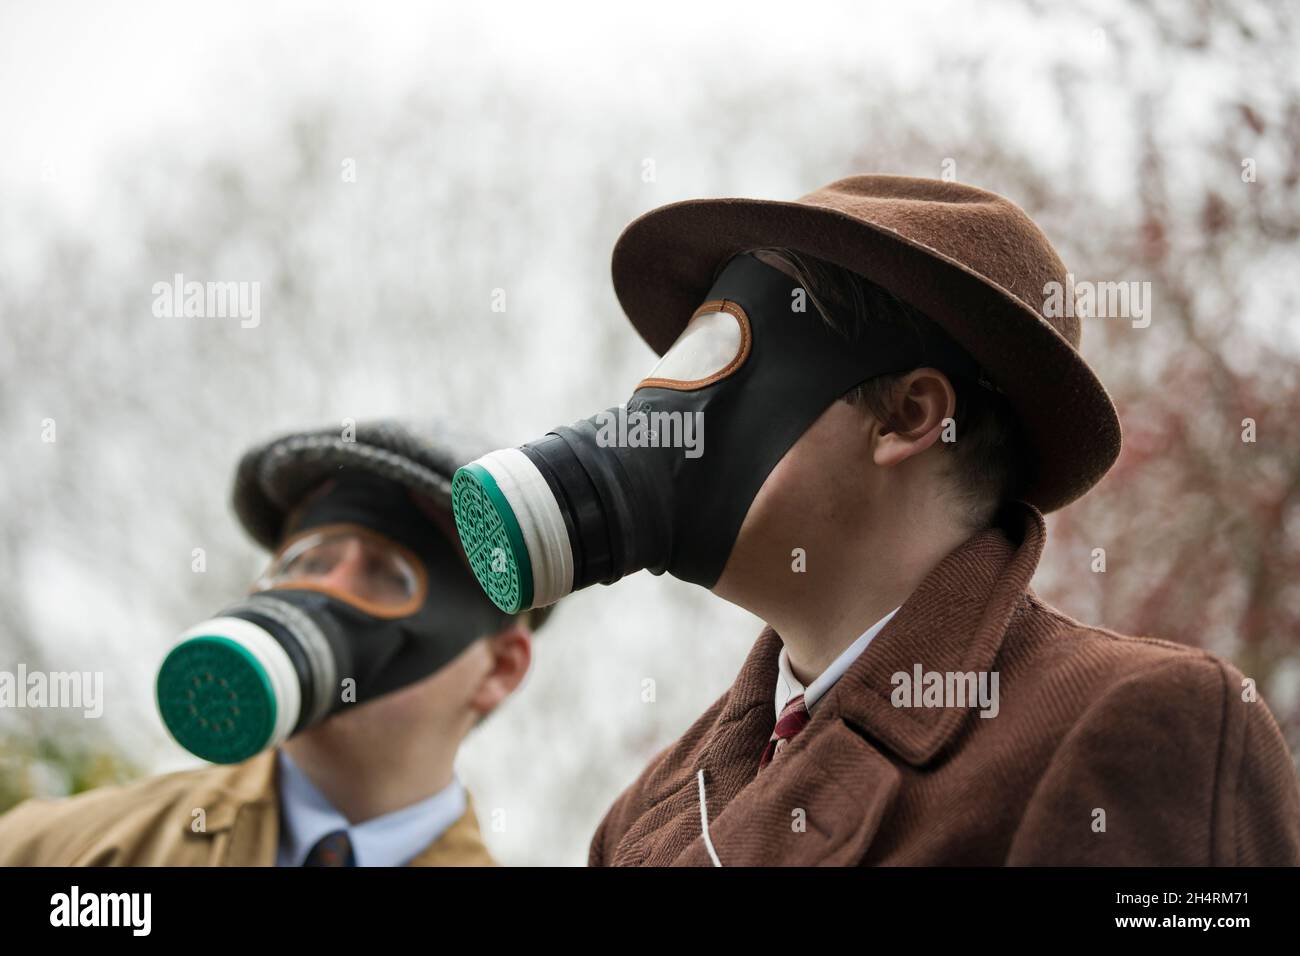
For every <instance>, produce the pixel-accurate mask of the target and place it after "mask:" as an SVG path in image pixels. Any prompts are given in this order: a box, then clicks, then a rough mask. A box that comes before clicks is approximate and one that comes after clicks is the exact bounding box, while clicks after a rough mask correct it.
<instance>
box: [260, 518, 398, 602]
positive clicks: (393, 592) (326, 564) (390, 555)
mask: <svg viewBox="0 0 1300 956" xmlns="http://www.w3.org/2000/svg"><path fill="white" fill-rule="evenodd" d="M413 561H414V559H413V558H412V557H411V556H410V555H409V553H408V552H407V551H406V550H405V549H404V548H401V547H399V546H398V545H396V544H394V543H393V542H391V541H389V540H388V539H386V538H384V537H382V536H381V535H378V534H375V533H373V532H369V531H367V530H365V529H361V528H350V527H341V528H333V529H326V530H321V531H314V532H308V533H306V534H304V535H302V536H300V537H298V538H295V539H294V540H293V541H291V542H290V543H289V544H288V545H287V546H286V547H285V548H284V549H283V550H281V552H280V553H279V554H278V555H276V557H275V558H274V559H273V560H272V562H271V566H270V567H269V568H268V569H267V570H266V573H265V574H263V575H262V577H261V578H260V579H259V580H258V582H257V588H258V589H259V590H270V589H271V588H288V587H293V586H294V585H303V586H309V587H314V588H319V589H324V590H329V591H330V592H332V593H335V594H337V596H338V597H339V598H340V599H342V600H345V601H347V600H348V599H349V598H352V599H354V601H356V600H359V601H361V602H364V603H366V604H369V605H371V606H373V607H378V608H383V609H397V608H402V607H405V606H407V605H409V604H410V603H411V601H412V600H413V599H414V598H415V597H416V596H417V594H418V592H419V590H420V575H419V573H418V572H417V571H416V569H415V566H414V564H413Z"/></svg>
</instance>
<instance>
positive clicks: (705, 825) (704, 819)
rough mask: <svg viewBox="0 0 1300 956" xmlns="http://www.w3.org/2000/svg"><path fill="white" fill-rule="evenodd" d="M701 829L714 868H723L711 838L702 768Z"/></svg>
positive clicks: (700, 778)
mask: <svg viewBox="0 0 1300 956" xmlns="http://www.w3.org/2000/svg"><path fill="white" fill-rule="evenodd" d="M699 780H700V829H701V830H703V831H704V849H706V850H708V851H709V859H710V860H712V861H713V865H714V866H722V861H721V860H719V859H718V854H717V851H716V850H714V849H713V840H712V838H710V836H709V806H708V803H707V802H706V800H705V796H704V768H703V767H701V768H700V773H699Z"/></svg>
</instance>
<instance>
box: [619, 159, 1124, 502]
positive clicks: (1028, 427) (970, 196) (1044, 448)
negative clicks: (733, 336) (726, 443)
mask: <svg viewBox="0 0 1300 956" xmlns="http://www.w3.org/2000/svg"><path fill="white" fill-rule="evenodd" d="M761 246H784V247H788V248H791V249H795V250H797V251H800V252H804V253H807V254H809V255H813V256H816V257H818V258H821V259H824V260H826V261H827V262H831V263H834V264H835V265H838V266H842V267H844V268H846V269H850V270H852V271H853V272H856V273H858V274H859V275H861V276H864V277H865V278H867V279H869V280H871V281H872V282H875V283H876V284H878V285H880V286H883V287H884V288H885V289H887V290H889V291H890V292H891V293H893V294H894V295H895V296H897V297H898V298H899V299H902V300H903V301H904V302H907V303H909V304H910V305H912V306H914V307H916V308H917V309H919V310H921V311H922V312H924V313H925V314H926V315H928V316H929V317H930V318H932V319H933V320H934V321H936V322H938V323H939V324H940V325H942V326H943V327H944V328H945V329H946V330H947V331H948V333H949V334H950V335H951V336H952V337H953V338H954V339H955V340H956V341H957V342H958V344H960V345H961V346H962V347H963V348H964V349H966V351H967V352H969V353H970V354H971V355H972V356H973V357H974V358H975V360H976V361H977V362H979V364H980V365H981V366H982V367H983V369H984V370H985V372H986V374H987V376H988V378H989V380H990V381H991V382H992V383H993V385H995V386H996V387H997V388H998V390H999V391H1001V392H1002V393H1003V394H1004V395H1005V396H1006V398H1007V400H1008V401H1009V402H1010V403H1011V406H1012V408H1013V409H1014V410H1015V412H1016V414H1017V415H1018V416H1019V418H1020V421H1021V424H1022V426H1023V428H1024V430H1025V435H1026V438H1027V440H1028V442H1029V445H1030V449H1029V450H1030V457H1031V460H1032V462H1033V469H1034V470H1033V474H1032V475H1031V476H1030V477H1029V481H1028V484H1027V490H1026V491H1025V493H1024V495H1023V497H1024V498H1025V499H1026V500H1027V501H1029V502H1030V503H1032V504H1034V505H1035V506H1037V507H1038V508H1039V509H1041V510H1042V511H1053V510H1055V509H1057V508H1061V507H1063V506H1064V505H1067V504H1069V503H1070V502H1071V501H1073V500H1074V499H1076V498H1078V497H1079V496H1080V495H1082V494H1083V493H1084V492H1085V491H1087V490H1088V489H1089V488H1091V487H1092V486H1093V485H1094V484H1096V483H1097V482H1098V481H1099V480H1100V479H1101V477H1102V476H1103V475H1104V474H1105V473H1106V471H1107V470H1108V469H1109V468H1110V466H1111V465H1112V464H1114V462H1115V458H1116V457H1117V456H1118V455H1119V449H1120V428H1119V417H1118V416H1117V415H1116V413H1115V406H1114V405H1113V404H1112V403H1111V400H1110V396H1109V395H1107V394H1106V389H1105V388H1104V387H1103V386H1102V384H1101V382H1100V381H1099V380H1098V379H1097V376H1096V375H1095V374H1094V373H1093V371H1092V369H1091V368H1089V367H1088V364H1087V363H1086V362H1085V361H1084V360H1083V357H1082V356H1081V355H1080V354H1079V335H1080V328H1079V319H1078V318H1077V317H1076V316H1074V315H1069V316H1064V317H1059V318H1058V317H1052V318H1050V319H1048V318H1044V316H1043V314H1042V304H1043V303H1044V301H1045V299H1046V297H1047V293H1046V291H1045V286H1046V285H1047V283H1049V282H1057V283H1060V287H1061V288H1068V286H1067V285H1066V268H1065V264H1064V263H1062V262H1061V259H1060V257H1059V256H1057V254H1056V251H1055V250H1054V249H1053V248H1052V246H1051V244H1050V243H1049V242H1048V241H1047V237H1046V236H1045V235H1043V232H1042V230H1040V229H1039V228H1038V227H1037V226H1036V225H1034V223H1033V221H1032V220H1030V218H1029V217H1028V216H1027V215H1025V213H1024V211H1023V210H1021V209H1020V207H1018V206H1016V205H1015V204H1014V203H1012V202H1010V201H1008V200H1006V199H1004V198H1002V197H1001V196H998V195H996V194H995V193H991V192H987V191H985V190H983V189H977V188H975V187H974V186H966V185H962V184H960V183H950V182H943V181H942V180H935V179H915V178H912V177H908V176H850V177H848V178H847V179H841V180H838V181H836V182H833V183H831V184H830V185H829V186H825V187H823V188H821V189H819V190H817V191H816V192H813V193H809V194H808V195H807V196H804V197H803V198H802V199H799V200H797V201H794V202H777V201H771V200H762V199H694V200H687V201H685V202H677V203H671V204H669V205H667V206H661V207H660V208H658V209H654V210H651V211H650V212H648V213H646V214H645V215H643V216H641V217H639V218H638V219H636V220H635V221H634V222H632V223H631V224H630V225H629V226H628V227H627V228H626V229H625V230H623V234H622V235H621V236H620V237H619V239H618V242H617V243H616V244H615V246H614V257H613V266H612V268H613V276H614V291H615V293H616V294H617V295H618V299H619V302H620V304H621V305H622V306H623V310H624V311H625V312H626V313H627V315H628V318H630V319H631V320H632V324H633V325H634V326H636V329H637V331H638V332H640V333H641V337H642V338H644V339H645V340H646V342H647V343H648V344H649V345H650V347H651V348H652V349H654V350H655V352H656V353H657V354H660V355H662V354H663V353H664V352H665V351H667V349H668V348H669V346H671V345H672V343H673V342H674V341H675V340H676V338H677V336H678V334H679V333H680V332H681V331H682V329H683V328H684V327H685V325H686V323H687V321H688V320H689V319H690V317H691V314H692V313H693V312H694V311H695V309H696V307H697V306H698V305H699V304H700V303H701V302H702V301H703V299H704V296H705V294H706V293H707V292H708V290H709V287H710V285H711V284H712V281H713V276H714V270H715V268H716V267H717V266H718V265H719V264H720V263H722V262H723V261H724V260H726V259H728V258H729V257H731V256H733V255H735V254H737V253H740V252H744V251H745V250H747V249H753V248H757V247H761Z"/></svg>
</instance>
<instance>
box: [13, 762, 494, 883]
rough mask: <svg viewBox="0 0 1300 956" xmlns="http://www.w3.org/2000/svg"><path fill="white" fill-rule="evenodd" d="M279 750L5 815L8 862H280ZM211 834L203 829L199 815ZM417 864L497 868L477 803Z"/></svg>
mask: <svg viewBox="0 0 1300 956" xmlns="http://www.w3.org/2000/svg"><path fill="white" fill-rule="evenodd" d="M275 766H276V761H275V751H274V750H268V751H265V752H263V753H260V754H258V755H257V756H256V757H253V758H251V759H249V760H246V761H244V762H243V763H238V764H232V765H230V766H211V767H204V768H202V769H199V770H183V771H180V772H178V773H172V774H167V775H165V776H161V777H153V778H150V779H147V780H141V781H138V782H136V783H132V784H128V785H126V786H121V787H101V788H100V789H98V790H92V791H90V792H88V793H82V794H78V795H77V796H75V797H69V798H66V799H62V800H28V801H27V802H25V803H22V804H19V805H18V806H17V807H15V808H14V809H13V810H10V811H9V812H8V813H6V814H5V815H4V816H0V866H274V865H275V853H276V847H277V846H278V841H279V834H280V806H279V796H278V791H277V788H276V773H275ZM200 808H201V809H202V810H203V811H204V816H205V819H204V823H205V826H206V828H205V829H204V830H203V831H202V832H198V833H196V832H194V829H193V824H194V821H195V816H194V811H195V810H196V809H200ZM410 865H411V866H493V865H495V863H494V861H493V859H492V857H491V856H490V855H489V854H488V851H487V847H486V846H484V845H483V839H482V837H481V836H480V835H479V829H478V822H477V820H476V819H475V817H474V810H473V808H472V807H469V808H466V810H465V813H464V815H463V816H461V818H460V819H459V820H457V821H456V822H455V823H453V824H452V825H451V826H450V827H449V828H448V829H447V831H446V832H445V833H443V834H442V835H441V836H440V837H438V839H437V840H435V841H434V842H433V843H431V844H430V845H429V846H427V847H425V848H424V849H423V850H422V851H421V852H420V853H419V854H418V855H417V856H416V857H415V859H413V860H412V861H411V864H410Z"/></svg>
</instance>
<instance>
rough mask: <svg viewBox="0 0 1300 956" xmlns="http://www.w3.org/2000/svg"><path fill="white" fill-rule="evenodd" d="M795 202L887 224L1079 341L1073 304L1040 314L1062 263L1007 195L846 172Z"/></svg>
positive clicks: (1061, 281) (1061, 280)
mask: <svg viewBox="0 0 1300 956" xmlns="http://www.w3.org/2000/svg"><path fill="white" fill-rule="evenodd" d="M799 202H801V203H807V204H808V205H813V206H821V207H823V208H825V209H832V210H835V211H836V212H840V213H843V214H844V215H846V216H850V217H852V218H853V219H856V220H859V221H862V222H866V223H870V224H871V225H873V226H875V227H877V228H883V229H887V230H889V231H890V232H892V233H895V234H896V235H898V236H899V237H901V238H902V239H904V240H906V241H907V242H909V243H912V244H913V245H918V246H921V247H923V248H925V249H927V250H929V251H930V252H932V253H937V254H938V255H940V256H942V257H943V258H945V259H947V260H948V261H949V262H951V263H954V264H956V265H958V266H959V267H961V268H964V269H966V270H968V271H970V272H972V273H974V274H976V275H978V276H979V277H980V278H982V279H983V280H984V281H985V282H987V283H990V284H992V285H996V286H998V287H1000V288H1002V289H1004V290H1005V291H1007V292H1008V293H1010V294H1011V295H1013V296H1015V297H1016V298H1017V299H1019V300H1020V301H1021V302H1022V303H1023V304H1024V305H1025V306H1026V307H1027V308H1029V309H1030V310H1031V311H1033V312H1034V313H1036V314H1037V315H1039V316H1041V317H1042V318H1043V319H1044V320H1045V321H1046V322H1047V323H1048V324H1050V325H1051V326H1052V327H1053V328H1055V329H1056V331H1057V332H1059V333H1060V334H1061V335H1062V336H1063V337H1064V338H1065V340H1066V341H1067V342H1069V343H1070V344H1071V345H1072V346H1074V347H1075V348H1076V349H1077V348H1078V347H1079V341H1080V326H1079V319H1078V317H1077V315H1075V314H1074V312H1075V310H1073V309H1054V310H1051V311H1053V312H1054V313H1055V312H1059V313H1063V314H1060V315H1055V314H1054V315H1051V316H1048V315H1045V314H1044V312H1045V311H1046V310H1045V309H1044V303H1045V302H1046V300H1047V297H1048V288H1049V286H1048V284H1049V283H1057V284H1058V286H1057V287H1058V288H1060V289H1061V290H1063V291H1064V290H1068V289H1069V286H1068V285H1067V282H1066V271H1067V270H1066V268H1065V263H1064V262H1062V261H1061V258H1060V256H1058V255H1057V254H1056V250H1055V249H1053V248H1052V244H1051V242H1049V241H1048V239H1047V236H1046V235H1044V233H1043V231H1042V230H1041V229H1039V228H1038V226H1037V225H1035V224H1034V222H1033V220H1031V219H1030V218H1029V216H1027V215H1026V214H1025V212H1024V210H1022V209H1021V208H1020V207H1019V206H1017V205H1016V204H1015V203H1013V202H1011V201H1010V200H1008V199H1005V198H1004V197H1002V196H999V195H997V194H996V193H991V192H988V191H986V190H983V189H979V188H977V187H975V186H968V185H965V184H963V183H956V182H945V181H944V180H941V179H913V178H911V177H909V176H849V177H847V178H845V179H839V180H836V181H835V182H833V183H831V184H830V185H828V186H823V187H822V188H821V189H818V190H815V191H814V192H811V193H809V194H808V195H806V196H804V197H803V198H801V199H800V200H799ZM840 264H842V263H840ZM890 291H895V290H892V289H891V290H890ZM1067 313H1068V314H1067Z"/></svg>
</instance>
